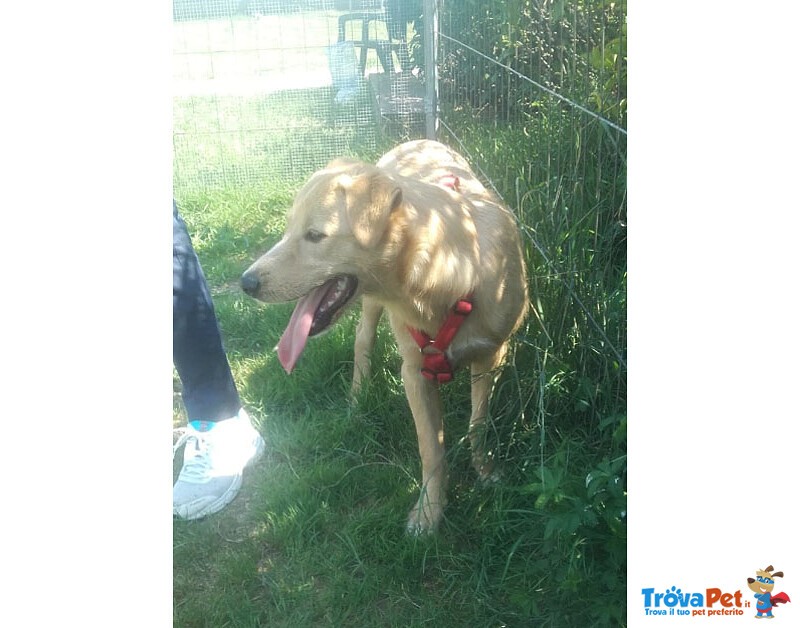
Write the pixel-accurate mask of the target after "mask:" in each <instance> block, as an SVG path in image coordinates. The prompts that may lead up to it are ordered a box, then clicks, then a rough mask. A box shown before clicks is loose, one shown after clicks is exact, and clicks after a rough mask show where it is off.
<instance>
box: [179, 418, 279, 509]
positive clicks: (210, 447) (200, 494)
mask: <svg viewBox="0 0 800 628" xmlns="http://www.w3.org/2000/svg"><path fill="white" fill-rule="evenodd" d="M181 431H182V432H183V434H182V435H181V437H180V438H179V439H178V442H177V443H176V444H175V445H174V446H173V448H172V456H173V458H174V457H175V452H177V450H178V449H179V448H180V447H181V445H183V444H184V443H185V444H186V448H185V449H184V452H183V468H182V469H181V472H180V475H179V476H178V481H177V482H175V485H174V486H173V487H172V512H173V514H174V515H175V516H177V517H180V518H181V519H200V518H201V517H206V516H208V515H211V514H214V513H215V512H219V511H220V510H222V509H223V508H224V507H225V506H227V505H228V504H229V503H230V502H231V500H233V498H234V497H236V494H237V493H238V492H239V488H240V487H241V485H242V472H243V471H244V468H245V467H246V466H247V465H249V464H250V463H252V462H255V461H256V460H257V459H258V458H259V457H260V456H261V454H263V453H264V439H263V438H261V435H260V434H259V433H258V432H257V431H256V430H255V428H254V427H253V426H252V424H251V423H250V417H249V416H248V415H247V413H246V412H245V411H244V408H242V409H241V410H239V414H238V415H237V416H235V417H233V418H232V419H226V420H224V421H218V422H216V423H211V422H208V421H192V422H191V423H190V424H189V425H188V426H187V427H186V428H185V429H184V430H181Z"/></svg>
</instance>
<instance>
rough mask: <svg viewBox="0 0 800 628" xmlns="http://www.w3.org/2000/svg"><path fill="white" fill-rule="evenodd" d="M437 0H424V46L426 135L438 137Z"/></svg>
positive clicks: (429, 137) (431, 138)
mask: <svg viewBox="0 0 800 628" xmlns="http://www.w3.org/2000/svg"><path fill="white" fill-rule="evenodd" d="M436 4H437V0H423V2H422V22H423V24H424V33H423V47H424V50H425V136H426V137H427V138H428V139H429V140H435V139H436V132H437V131H438V129H439V68H438V59H437V54H438V50H439V11H438V8H437V6H436Z"/></svg>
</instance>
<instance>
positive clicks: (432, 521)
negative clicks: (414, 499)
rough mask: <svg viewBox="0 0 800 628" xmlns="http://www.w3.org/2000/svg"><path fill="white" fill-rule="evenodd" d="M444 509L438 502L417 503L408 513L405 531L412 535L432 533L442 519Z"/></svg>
mask: <svg viewBox="0 0 800 628" xmlns="http://www.w3.org/2000/svg"><path fill="white" fill-rule="evenodd" d="M443 514H444V510H443V508H442V507H441V506H439V505H438V504H431V503H426V504H425V505H424V506H423V505H422V504H418V505H417V506H416V507H414V508H413V509H412V510H411V512H410V513H408V523H407V525H406V532H408V533H409V534H410V535H412V536H422V535H425V534H432V533H433V532H435V531H436V528H437V527H438V525H439V522H440V521H441V520H442V515H443Z"/></svg>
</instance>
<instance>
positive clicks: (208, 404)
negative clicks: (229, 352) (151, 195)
mask: <svg viewBox="0 0 800 628" xmlns="http://www.w3.org/2000/svg"><path fill="white" fill-rule="evenodd" d="M172 361H173V363H174V364H175V368H176V369H177V371H178V375H179V376H180V378H181V384H182V385H183V393H182V396H183V403H184V406H185V407H186V413H187V415H188V417H189V421H190V422H191V421H212V422H213V421H221V420H224V419H229V418H231V417H233V416H236V414H237V413H238V412H239V409H240V408H241V402H240V400H239V393H238V392H237V390H236V385H235V384H234V381H233V376H232V375H231V369H230V365H229V363H228V358H227V356H226V355H225V350H224V348H223V345H222V338H221V336H220V331H219V325H218V323H217V317H216V314H215V312H214V305H213V303H212V301H211V294H210V293H209V290H208V284H207V283H206V279H205V276H204V274H203V269H202V268H201V267H200V262H199V260H198V259H197V254H196V253H195V251H194V247H193V246H192V241H191V238H190V237H189V233H188V231H187V229H186V223H184V221H183V218H181V216H180V214H179V213H178V209H177V206H176V205H175V202H174V201H173V203H172Z"/></svg>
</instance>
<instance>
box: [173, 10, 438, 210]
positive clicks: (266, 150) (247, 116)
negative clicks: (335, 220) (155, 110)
mask: <svg viewBox="0 0 800 628" xmlns="http://www.w3.org/2000/svg"><path fill="white" fill-rule="evenodd" d="M417 4H418V3H417ZM392 6H394V7H395V9H391V8H389V7H388V6H385V4H384V3H383V2H381V1H380V0H364V1H359V2H355V1H348V0H339V1H331V0H304V1H300V0H237V1H230V2H226V1H222V0H220V1H211V0H206V1H200V0H175V2H174V4H173V19H174V37H175V39H174V47H173V50H174V54H173V63H174V74H173V76H174V89H175V98H174V133H173V140H174V184H175V188H176V193H177V194H178V195H179V194H180V192H181V190H184V189H187V188H191V189H197V188H198V187H199V188H210V187H217V186H226V185H228V186H229V185H241V184H251V183H255V182H257V181H258V180H259V179H263V178H265V177H268V176H271V177H291V178H302V177H304V176H306V175H308V173H309V172H311V171H313V170H314V169H316V168H319V167H321V166H323V165H324V164H325V163H326V162H327V161H329V160H330V159H331V158H333V157H336V156H340V155H342V154H362V155H363V154H374V153H375V151H376V150H377V148H376V147H377V145H378V144H379V142H380V134H381V132H382V130H386V129H387V127H389V126H392V125H394V126H395V127H398V128H399V129H400V130H401V131H402V130H403V129H406V131H405V132H404V133H405V135H406V136H408V137H411V136H412V135H414V134H415V131H414V130H413V128H414V127H415V126H419V119H420V116H421V115H422V108H423V105H422V97H423V90H422V83H421V80H420V76H419V74H420V72H419V69H418V68H414V67H412V65H411V61H410V52H409V51H410V50H411V49H413V47H414V46H415V45H416V41H417V39H418V35H417V34H416V33H415V32H414V30H413V26H412V25H411V23H410V20H409V19H408V15H407V12H406V10H405V7H404V6H403V5H402V3H397V2H395V3H393V5H392ZM397 7H399V8H400V10H397ZM395 130H397V129H395Z"/></svg>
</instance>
